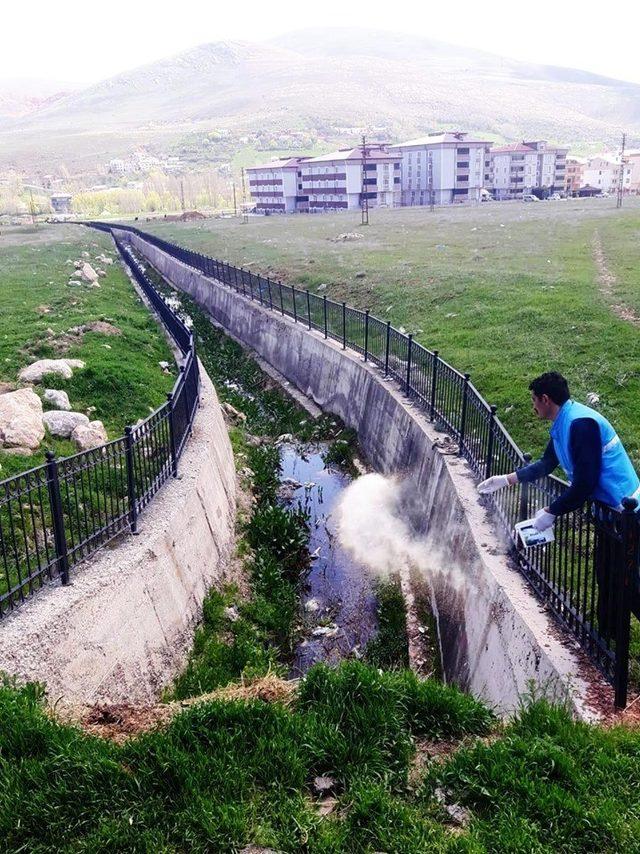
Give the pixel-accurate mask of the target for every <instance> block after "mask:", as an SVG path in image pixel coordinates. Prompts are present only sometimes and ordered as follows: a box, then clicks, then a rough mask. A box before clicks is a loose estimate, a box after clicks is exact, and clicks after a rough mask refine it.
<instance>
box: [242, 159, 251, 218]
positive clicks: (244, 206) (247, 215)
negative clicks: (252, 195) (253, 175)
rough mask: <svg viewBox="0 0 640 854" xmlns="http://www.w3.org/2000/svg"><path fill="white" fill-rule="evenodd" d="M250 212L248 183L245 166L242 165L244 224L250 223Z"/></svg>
mask: <svg viewBox="0 0 640 854" xmlns="http://www.w3.org/2000/svg"><path fill="white" fill-rule="evenodd" d="M248 223H249V214H248V213H247V185H246V183H245V180H244V166H243V167H242V224H243V225H248Z"/></svg>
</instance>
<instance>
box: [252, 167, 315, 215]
mask: <svg viewBox="0 0 640 854" xmlns="http://www.w3.org/2000/svg"><path fill="white" fill-rule="evenodd" d="M306 159H307V158H305V157H282V158H279V159H278V160H273V161H271V163H264V164H262V165H261V166H251V167H249V168H248V169H247V170H246V172H247V176H248V179H249V193H250V195H251V198H252V199H253V201H254V203H255V206H256V210H258V211H260V212H262V213H293V212H294V211H295V210H297V204H298V195H299V193H298V184H299V179H300V164H301V163H302V162H304V161H305V160H306Z"/></svg>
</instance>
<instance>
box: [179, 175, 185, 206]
mask: <svg viewBox="0 0 640 854" xmlns="http://www.w3.org/2000/svg"><path fill="white" fill-rule="evenodd" d="M180 204H181V205H182V213H184V211H185V206H184V178H180Z"/></svg>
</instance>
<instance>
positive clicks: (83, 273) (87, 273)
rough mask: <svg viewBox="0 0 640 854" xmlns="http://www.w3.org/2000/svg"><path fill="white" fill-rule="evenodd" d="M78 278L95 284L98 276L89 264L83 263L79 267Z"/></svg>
mask: <svg viewBox="0 0 640 854" xmlns="http://www.w3.org/2000/svg"><path fill="white" fill-rule="evenodd" d="M80 278H82V279H84V281H85V282H90V283H91V282H95V281H97V279H98V274H97V273H96V271H95V270H94V269H93V267H92V266H91V264H89V263H87V262H86V261H85V263H84V264H83V265H82V267H80Z"/></svg>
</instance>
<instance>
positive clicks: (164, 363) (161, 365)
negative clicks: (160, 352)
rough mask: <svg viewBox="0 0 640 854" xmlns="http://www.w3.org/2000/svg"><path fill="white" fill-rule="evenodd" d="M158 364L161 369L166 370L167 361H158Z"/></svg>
mask: <svg viewBox="0 0 640 854" xmlns="http://www.w3.org/2000/svg"><path fill="white" fill-rule="evenodd" d="M158 365H159V366H160V367H161V368H162V370H163V371H166V370H167V369H168V367H169V362H158Z"/></svg>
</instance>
